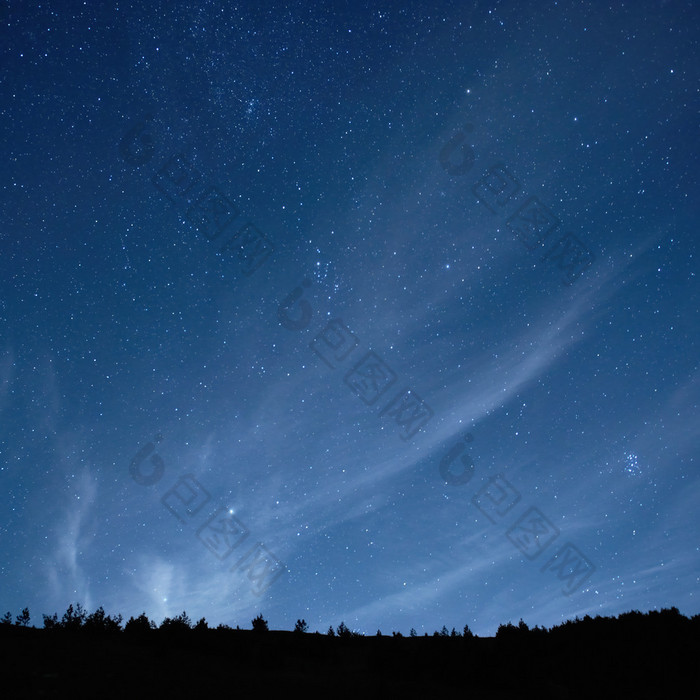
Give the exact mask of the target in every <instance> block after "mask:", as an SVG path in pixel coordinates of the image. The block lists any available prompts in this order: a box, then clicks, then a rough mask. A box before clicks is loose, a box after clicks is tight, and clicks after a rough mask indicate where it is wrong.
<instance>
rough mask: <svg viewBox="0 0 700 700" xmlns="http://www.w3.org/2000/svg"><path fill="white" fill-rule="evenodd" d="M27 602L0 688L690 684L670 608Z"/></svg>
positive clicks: (687, 638) (567, 692)
mask: <svg viewBox="0 0 700 700" xmlns="http://www.w3.org/2000/svg"><path fill="white" fill-rule="evenodd" d="M29 619H30V618H29V611H28V610H27V609H26V608H25V610H23V611H22V613H20V614H19V615H17V617H16V619H15V621H14V623H13V622H12V616H11V615H10V614H9V613H7V614H6V615H5V617H4V618H2V622H3V623H4V624H0V644H1V645H2V647H1V649H2V660H3V691H4V692H3V695H4V696H5V697H11V698H40V697H47V698H48V697H55V696H69V697H71V698H123V697H131V698H139V697H147V696H148V697H163V698H185V697H187V698H192V697H209V696H213V694H223V693H225V694H226V695H229V696H236V695H237V696H242V697H249V696H250V697H253V696H255V697H273V696H274V695H276V694H277V693H283V692H285V693H288V692H289V691H291V690H299V691H301V692H302V693H303V694H304V695H305V696H307V697H320V696H321V695H324V696H325V695H327V694H332V695H333V697H336V698H358V697H363V698H374V697H376V698H380V697H391V698H394V697H398V696H403V697H409V698H419V697H420V698H433V697H438V696H439V695H440V694H442V693H450V694H455V693H459V695H460V696H462V697H466V698H470V697H475V698H506V697H508V698H512V697H518V696H519V695H521V694H523V693H525V692H526V693H527V694H528V695H530V694H533V696H534V697H537V698H591V697H613V696H615V697H618V696H622V695H623V694H624V697H634V698H635V699H641V698H671V697H680V696H681V693H682V694H683V697H686V696H688V690H691V692H690V695H691V696H692V695H693V694H697V691H698V688H699V687H700V684H699V681H700V677H699V676H700V673H699V672H698V669H697V658H698V650H699V649H698V646H699V645H698V637H699V633H700V616H698V615H696V616H695V617H693V618H687V617H685V616H683V615H681V614H680V613H679V611H678V610H677V609H676V608H670V609H664V610H661V611H650V612H648V613H641V612H639V611H631V612H627V613H623V614H621V615H619V616H618V617H616V618H615V617H600V616H598V617H595V618H591V617H589V616H586V617H584V618H583V619H579V618H576V619H575V620H570V621H567V622H565V623H563V624H561V625H557V626H554V627H552V628H550V629H546V628H543V627H535V628H532V629H530V628H529V627H528V626H527V625H526V624H525V623H524V622H523V621H522V620H521V621H520V623H519V624H518V625H514V624H511V623H507V624H503V625H501V626H499V628H498V631H497V633H496V635H495V637H477V636H474V635H473V634H472V633H471V632H470V631H469V628H468V627H467V626H465V628H464V629H463V630H462V631H461V632H458V631H457V630H455V629H454V628H453V629H452V631H448V630H447V628H446V627H443V628H442V630H441V631H440V632H437V631H436V632H434V633H433V634H432V635H427V634H424V635H423V636H419V635H417V634H415V632H414V631H413V630H412V631H411V635H409V636H403V635H401V634H400V633H397V632H394V633H392V634H387V635H381V633H378V634H377V635H373V636H363V635H359V634H357V633H354V632H352V631H351V630H349V629H348V627H347V626H346V625H345V623H343V622H341V623H340V625H338V627H337V628H336V629H333V628H332V627H331V628H330V629H329V630H328V632H327V633H325V634H320V633H318V632H314V633H309V632H308V631H306V630H307V629H308V625H307V624H306V622H305V621H304V620H299V621H297V624H296V626H295V630H294V631H285V630H269V629H268V624H267V621H266V620H265V619H264V618H263V616H262V615H258V616H257V617H256V618H255V619H254V620H253V621H252V623H251V624H252V629H246V630H242V629H232V628H230V627H228V626H226V625H219V626H218V627H216V628H210V627H209V625H208V624H207V622H206V620H205V619H201V620H199V621H198V622H197V623H194V622H193V621H191V620H190V618H189V617H188V616H187V614H186V613H185V612H183V613H182V614H181V615H177V616H175V617H172V618H166V619H165V620H163V622H162V623H161V624H160V625H156V623H155V622H153V621H151V620H149V619H148V617H147V616H146V615H145V614H142V615H139V616H138V617H136V618H134V617H132V618H130V619H129V620H128V621H127V622H126V624H124V625H122V618H121V616H116V617H112V616H110V615H107V614H106V613H105V612H104V610H103V609H102V608H98V609H97V610H96V611H95V612H94V613H92V614H89V615H88V614H87V613H86V612H85V611H84V610H83V609H82V608H81V606H80V605H76V606H75V607H74V606H72V605H71V606H69V608H68V610H67V611H66V613H65V614H64V615H63V616H62V617H61V618H60V619H59V618H58V616H57V615H56V614H54V615H51V616H49V615H44V627H43V628H36V627H29V626H28V623H29ZM693 691H694V692H693Z"/></svg>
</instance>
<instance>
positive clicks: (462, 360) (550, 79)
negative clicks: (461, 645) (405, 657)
mask: <svg viewBox="0 0 700 700" xmlns="http://www.w3.org/2000/svg"><path fill="white" fill-rule="evenodd" d="M31 5H33V4H31ZM399 5H400V7H401V9H398V8H399ZM698 20H700V15H699V13H698V10H697V8H696V7H694V3H692V2H680V1H674V0H671V1H670V2H638V3H637V2H635V3H612V4H611V5H610V6H609V7H607V6H603V5H602V4H600V3H592V2H585V3H580V2H547V3H544V2H542V3H518V2H492V3H486V2H480V1H479V0H477V2H473V3H462V2H444V3H433V4H432V5H426V4H425V3H418V2H409V3H400V4H398V3H390V4H385V5H383V6H382V5H379V6H378V5H376V4H367V5H365V4H358V3H350V2H343V3H326V4H325V6H324V7H318V6H315V5H314V4H312V3H293V4H292V3H290V4H286V5H280V4H279V3H252V2H245V3H239V4H237V5H234V4H233V3H225V2H223V3H214V2H200V3H186V2H167V3H165V2H160V3H147V4H146V5H144V6H143V7H142V6H141V4H136V3H133V4H132V3H128V2H119V3H81V2H57V1H54V2H47V3H42V4H41V6H30V4H29V3H20V2H13V1H9V2H8V1H5V2H4V3H3V4H2V8H1V9H0V32H1V36H0V47H2V48H1V49H0V50H1V52H2V54H1V55H2V62H1V64H0V145H1V147H2V162H3V163H4V168H3V169H2V176H1V179H0V214H1V218H0V221H1V223H2V227H1V229H0V252H1V257H0V265H1V270H2V275H1V277H0V284H1V285H2V287H1V289H0V480H1V481H0V483H1V484H2V493H3V494H4V496H3V498H2V501H1V503H2V505H1V506H0V546H1V547H2V552H3V557H2V561H1V562H0V607H1V608H2V611H4V610H11V611H13V612H18V611H19V609H20V608H22V607H24V606H25V605H26V606H28V607H29V608H30V611H31V613H32V618H33V619H32V621H33V623H34V624H37V625H40V624H41V613H51V612H54V611H59V612H60V611H63V610H65V608H66V607H67V606H68V604H69V603H70V602H76V601H79V602H81V603H82V604H83V605H85V606H86V607H88V608H89V609H94V608H95V607H97V606H98V605H103V606H104V607H105V609H107V610H108V611H110V612H121V613H123V614H124V615H126V616H127V617H128V616H129V615H137V614H139V613H140V612H141V611H145V612H146V613H147V614H148V615H149V616H150V617H152V618H154V619H156V621H158V622H160V620H162V619H163V617H165V616H168V615H173V614H176V613H179V612H181V611H182V610H183V609H185V610H187V612H188V613H189V614H190V616H191V617H193V618H199V617H202V616H206V618H207V619H208V620H209V621H210V622H213V623H220V622H223V623H227V624H232V625H234V626H235V625H236V624H240V625H241V626H242V627H249V626H250V620H251V619H252V617H254V616H255V615H256V614H257V613H259V612H262V613H263V614H264V616H265V617H266V618H267V619H268V621H269V624H270V627H272V628H282V629H291V628H292V627H293V625H294V622H295V621H296V619H297V618H302V617H303V618H305V619H306V620H307V621H308V622H309V624H310V628H311V629H312V630H314V629H319V630H321V631H325V630H326V629H327V628H328V625H329V624H333V625H337V624H338V623H339V622H340V621H341V620H342V621H345V623H346V624H347V625H348V626H349V627H350V628H352V629H356V630H359V631H361V632H364V633H374V632H376V630H377V629H378V628H380V629H382V631H384V632H390V631H391V630H400V631H403V632H404V633H406V632H408V630H409V629H410V628H411V627H414V628H415V629H416V630H418V632H419V633H422V632H432V631H433V630H435V629H440V628H441V627H442V625H443V624H444V625H447V626H448V628H451V627H452V626H455V627H457V628H458V629H461V628H462V627H463V626H464V624H465V623H466V624H469V626H470V627H471V628H472V630H473V631H474V632H476V633H477V634H481V635H488V634H493V633H494V632H495V630H496V628H497V626H498V624H499V623H501V622H507V621H508V620H513V621H517V620H518V619H520V618H521V617H522V618H523V619H524V620H525V621H526V622H528V623H529V624H531V625H534V624H540V625H547V626H551V625H553V624H557V623H559V622H560V621H562V620H564V619H567V618H573V617H574V616H576V615H580V616H581V615H584V614H587V613H588V614H591V615H596V614H601V615H616V614H618V613H620V612H623V611H626V610H629V609H640V610H648V609H650V608H661V607H670V606H672V605H675V606H677V607H678V608H679V609H680V610H681V612H683V613H684V614H696V613H698V612H700V604H699V602H700V601H699V596H700V586H699V583H700V577H699V575H698V572H699V571H700V548H699V546H698V532H699V531H700V527H699V525H700V523H699V522H698V520H699V518H698V503H700V478H699V475H698V457H699V452H700V443H699V440H698V438H699V432H700V431H699V426H700V415H699V413H700V412H699V409H698V400H699V397H700V374H699V370H698V355H699V349H700V322H699V321H700V319H699V318H698V308H699V307H700V280H699V279H698V268H699V265H698V262H699V255H700V251H699V249H698V232H697V220H698V215H699V213H700V212H699V211H698V204H697V185H698V152H697V133H698V120H697V117H698V106H699V100H698V78H699V77H700V76H699V75H698V74H699V72H700V71H699V70H698V62H697V55H698V29H697V27H698V26H700V25H699V24H698Z"/></svg>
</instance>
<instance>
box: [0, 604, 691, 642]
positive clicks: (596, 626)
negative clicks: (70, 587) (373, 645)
mask: <svg viewBox="0 0 700 700" xmlns="http://www.w3.org/2000/svg"><path fill="white" fill-rule="evenodd" d="M30 620H31V617H30V613H29V609H28V608H24V609H23V610H22V611H21V612H20V613H19V614H18V615H16V617H15V618H14V620H13V616H12V614H11V613H10V612H6V613H5V615H4V616H3V617H2V618H0V625H1V626H8V625H12V626H15V627H27V626H29V622H30ZM43 627H44V629H47V630H71V631H84V632H101V633H126V634H128V635H129V634H139V635H142V634H145V633H150V632H154V631H159V632H178V633H182V632H190V631H194V632H202V631H205V630H211V629H215V630H234V629H235V630H237V631H244V630H241V628H240V627H239V626H236V627H235V628H233V627H231V626H229V625H226V624H219V625H216V626H215V627H210V626H209V623H208V622H207V620H206V619H205V618H201V619H200V620H198V621H197V622H193V621H192V620H191V619H190V617H189V616H188V615H187V613H186V612H185V611H183V612H182V613H181V614H179V615H175V616H173V617H166V618H165V619H163V621H162V622H161V623H160V625H158V624H157V623H156V622H155V621H154V620H150V619H149V618H148V616H147V615H146V613H145V612H143V613H141V614H140V615H139V616H138V617H130V618H129V619H128V620H127V621H126V623H124V619H123V617H122V616H121V615H116V616H112V615H108V614H107V613H106V612H105V611H104V608H102V606H100V607H99V608H97V610H95V611H94V612H93V613H90V614H88V612H87V611H86V610H85V609H84V608H83V607H82V605H81V604H80V603H77V604H76V605H75V606H74V605H73V604H71V605H69V606H68V608H67V609H66V612H65V613H64V614H63V616H62V617H61V618H59V617H58V614H57V613H53V614H52V615H46V614H45V615H43ZM574 629H575V630H576V634H577V636H584V637H588V636H590V637H591V638H592V637H603V638H604V637H605V636H606V635H609V634H610V633H612V632H613V631H615V630H618V631H619V630H624V631H625V632H627V633H629V634H630V635H631V636H635V635H636V634H637V633H638V632H639V633H645V634H647V633H649V632H652V633H653V632H655V631H657V632H659V633H662V632H663V631H666V632H668V631H671V630H672V631H673V632H675V633H691V632H693V633H695V634H697V633H700V615H695V616H693V617H691V618H688V617H686V616H684V615H682V614H681V613H680V612H679V610H678V608H676V607H672V608H663V609H662V610H650V611H649V612H647V613H642V612H640V611H638V610H632V611H629V612H625V613H621V614H620V615H619V616H617V617H602V616H600V615H596V616H595V617H591V616H590V615H585V616H584V617H583V618H579V617H578V616H577V617H576V618H575V619H574V620H567V621H566V622H564V623H562V624H560V625H554V626H553V627H551V628H549V629H547V628H546V627H540V626H538V625H536V626H535V627H532V628H531V627H529V626H528V625H527V624H526V623H525V622H524V621H523V620H522V619H521V620H520V621H519V623H518V624H517V625H514V624H513V623H512V622H508V623H506V624H501V625H499V627H498V630H497V632H496V635H495V637H496V639H497V640H500V641H503V642H508V641H513V642H520V641H525V640H526V639H529V640H534V639H538V638H539V639H544V638H545V637H547V638H550V637H557V636H560V635H562V634H568V633H571V632H572V631H573V630H574ZM251 630H252V631H253V632H269V631H270V629H269V626H268V622H267V620H266V619H265V618H264V617H263V616H262V614H259V615H258V616H257V617H255V618H253V619H252V620H251ZM293 631H294V632H295V633H297V634H307V633H309V625H308V623H307V622H306V621H305V620H303V619H299V620H297V622H296V624H295V626H294V630H293ZM314 634H315V635H319V634H320V633H319V632H318V631H316V632H314ZM325 635H326V636H328V637H338V638H341V639H347V638H354V637H365V635H363V634H362V633H360V632H356V631H354V630H351V629H350V628H349V627H348V626H347V625H346V624H345V622H341V623H340V624H339V625H338V626H337V627H336V628H333V626H332V625H331V626H330V627H329V628H328V630H327V631H326V632H325ZM376 636H377V637H382V636H383V635H382V632H381V630H377V633H376ZM391 636H392V637H395V638H397V637H398V638H401V637H403V636H404V635H403V634H402V633H401V632H397V631H394V632H392V633H391ZM419 636H421V635H419V634H418V633H417V632H416V630H415V629H413V628H411V631H410V632H409V634H408V637H419ZM422 636H423V637H428V636H432V637H443V638H444V637H450V638H457V637H459V638H463V639H472V638H476V635H474V634H473V633H472V631H471V630H470V629H469V625H464V627H463V628H462V630H460V631H458V630H457V629H456V628H455V627H453V628H452V629H451V630H448V628H447V627H446V626H444V625H443V627H442V629H441V630H439V631H437V630H436V631H435V632H433V633H432V635H429V634H428V633H427V632H425V633H424V634H423V635H422Z"/></svg>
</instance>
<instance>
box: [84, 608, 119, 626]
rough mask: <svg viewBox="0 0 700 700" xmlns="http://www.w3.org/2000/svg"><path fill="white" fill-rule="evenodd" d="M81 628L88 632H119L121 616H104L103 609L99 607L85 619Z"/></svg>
mask: <svg viewBox="0 0 700 700" xmlns="http://www.w3.org/2000/svg"><path fill="white" fill-rule="evenodd" d="M83 626H84V628H85V629H86V630H88V631H89V632H119V631H120V630H121V626H122V616H121V615H117V616H116V617H111V616H110V615H106V614H105V611H104V608H103V607H102V606H101V605H100V607H99V608H97V610H95V612H94V613H92V615H88V616H87V617H86V618H85V624H84V625H83Z"/></svg>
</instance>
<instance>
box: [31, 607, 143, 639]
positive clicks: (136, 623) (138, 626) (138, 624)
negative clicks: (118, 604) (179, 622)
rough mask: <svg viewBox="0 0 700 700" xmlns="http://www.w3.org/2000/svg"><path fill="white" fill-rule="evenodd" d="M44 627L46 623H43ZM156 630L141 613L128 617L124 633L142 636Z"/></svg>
mask: <svg viewBox="0 0 700 700" xmlns="http://www.w3.org/2000/svg"><path fill="white" fill-rule="evenodd" d="M44 625H46V621H44ZM155 628H156V623H155V622H153V621H151V620H149V619H148V617H147V616H146V613H145V612H142V613H141V614H140V615H139V616H138V617H130V618H129V620H128V622H127V623H126V625H125V626H124V631H125V632H127V633H128V634H144V633H145V632H150V631H151V630H154V629H155Z"/></svg>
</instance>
